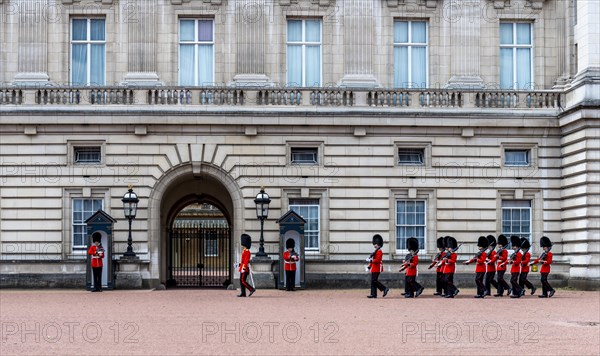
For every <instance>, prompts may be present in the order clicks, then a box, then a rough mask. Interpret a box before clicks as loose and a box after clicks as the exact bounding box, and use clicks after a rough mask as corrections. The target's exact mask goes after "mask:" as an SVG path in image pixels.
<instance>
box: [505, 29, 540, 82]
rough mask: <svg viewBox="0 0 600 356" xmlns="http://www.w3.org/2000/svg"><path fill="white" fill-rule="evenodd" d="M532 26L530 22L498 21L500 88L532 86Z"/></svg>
mask: <svg viewBox="0 0 600 356" xmlns="http://www.w3.org/2000/svg"><path fill="white" fill-rule="evenodd" d="M532 28H533V26H532V24H530V23H518V22H504V23H500V88H502V89H516V90H519V89H532V88H533V77H532V72H533V69H532V64H533V33H532Z"/></svg>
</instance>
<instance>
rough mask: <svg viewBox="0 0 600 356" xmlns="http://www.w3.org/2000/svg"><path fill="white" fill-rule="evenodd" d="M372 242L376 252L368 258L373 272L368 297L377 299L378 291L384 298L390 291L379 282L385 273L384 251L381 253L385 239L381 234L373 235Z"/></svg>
mask: <svg viewBox="0 0 600 356" xmlns="http://www.w3.org/2000/svg"><path fill="white" fill-rule="evenodd" d="M372 242H373V247H374V248H375V251H373V253H372V254H371V256H369V258H367V262H369V263H370V264H369V267H370V270H371V294H370V295H368V296H367V298H377V290H378V289H379V290H380V291H382V292H383V296H384V297H385V296H386V295H387V294H388V292H389V291H390V289H389V288H388V287H386V286H384V285H383V283H381V282H379V275H380V274H381V272H383V251H381V248H382V247H383V237H381V235H379V234H376V235H373V240H372Z"/></svg>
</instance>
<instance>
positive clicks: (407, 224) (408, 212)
mask: <svg viewBox="0 0 600 356" xmlns="http://www.w3.org/2000/svg"><path fill="white" fill-rule="evenodd" d="M425 211H426V202H425V200H396V249H397V250H406V240H407V239H408V238H409V237H415V238H416V239H417V240H419V249H424V248H425V242H426V241H425V238H426V231H427V218H426V216H425Z"/></svg>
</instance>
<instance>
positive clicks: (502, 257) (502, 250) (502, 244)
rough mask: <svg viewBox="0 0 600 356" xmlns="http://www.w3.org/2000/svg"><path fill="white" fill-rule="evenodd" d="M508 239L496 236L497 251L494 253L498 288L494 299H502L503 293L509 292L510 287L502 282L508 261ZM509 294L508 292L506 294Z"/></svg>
mask: <svg viewBox="0 0 600 356" xmlns="http://www.w3.org/2000/svg"><path fill="white" fill-rule="evenodd" d="M507 248H508V239H507V238H506V236H504V235H498V251H497V252H496V256H497V261H498V263H497V264H496V272H497V273H498V287H497V293H496V294H494V297H502V296H503V295H504V291H505V290H506V291H510V286H509V285H508V283H506V281H505V280H504V273H506V263H507V261H508V250H507ZM508 294H510V292H509V293H508Z"/></svg>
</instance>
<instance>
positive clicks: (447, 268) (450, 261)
mask: <svg viewBox="0 0 600 356" xmlns="http://www.w3.org/2000/svg"><path fill="white" fill-rule="evenodd" d="M457 258H458V255H457V254H456V252H455V253H453V254H451V255H450V257H448V258H447V259H445V260H444V263H443V266H444V270H443V271H442V272H444V274H449V273H454V269H455V268H456V259H457Z"/></svg>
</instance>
